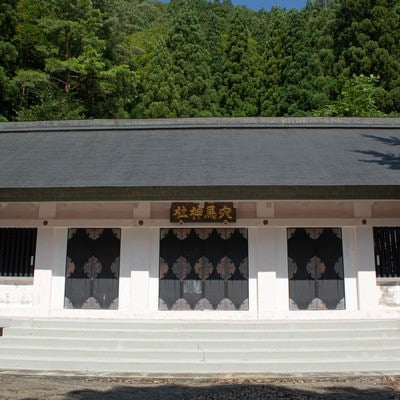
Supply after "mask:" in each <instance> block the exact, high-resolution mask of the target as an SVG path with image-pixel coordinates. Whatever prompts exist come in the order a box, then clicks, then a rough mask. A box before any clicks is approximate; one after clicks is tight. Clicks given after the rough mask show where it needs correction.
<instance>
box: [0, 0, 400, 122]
mask: <svg viewBox="0 0 400 400" xmlns="http://www.w3.org/2000/svg"><path fill="white" fill-rule="evenodd" d="M399 114H400V1H399V0H313V1H311V0H308V2H307V4H306V6H305V7H304V8H303V9H301V10H296V9H290V10H286V9H281V8H277V7H275V8H273V9H271V10H270V11H265V10H260V11H258V12H255V11H252V10H249V9H248V8H246V7H233V6H232V4H231V2H230V0H213V1H206V0H171V1H170V3H169V4H165V3H160V2H157V1H154V0H153V1H151V0H40V1H36V0H1V3H0V121H6V120H10V121H13V120H20V121H22V120H50V119H81V118H157V117H159V118H165V117H166V118H168V117H196V116H307V115H309V116H315V115H321V116H383V115H389V116H390V115H399Z"/></svg>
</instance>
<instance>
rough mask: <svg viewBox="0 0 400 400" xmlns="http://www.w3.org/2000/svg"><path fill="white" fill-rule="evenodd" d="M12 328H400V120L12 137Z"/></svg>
mask: <svg viewBox="0 0 400 400" xmlns="http://www.w3.org/2000/svg"><path fill="white" fill-rule="evenodd" d="M0 316H1V317H2V318H11V317H21V318H27V317H29V318H36V317H37V318H42V317H46V318H65V319H68V318H85V319H91V318H93V319H96V318H108V319H125V320H126V319H132V320H134V319H137V320H144V319H146V320H153V319H154V320H168V319H169V320H175V319H179V320H188V321H190V320H210V321H213V320H249V321H250V320H252V321H259V320H265V321H267V320H282V319H284V320H303V319H304V320H310V319H314V320H319V319H335V320H338V319H365V318H371V319H381V318H382V319H384V318H391V319H393V318H395V319H396V318H397V319H398V318H399V317H400V120H399V119H386V118H382V119H330V118H327V119H326V118H229V119H225V118H209V119H201V118H200V119H165V120H85V121H49V122H20V123H8V122H7V123H1V124H0Z"/></svg>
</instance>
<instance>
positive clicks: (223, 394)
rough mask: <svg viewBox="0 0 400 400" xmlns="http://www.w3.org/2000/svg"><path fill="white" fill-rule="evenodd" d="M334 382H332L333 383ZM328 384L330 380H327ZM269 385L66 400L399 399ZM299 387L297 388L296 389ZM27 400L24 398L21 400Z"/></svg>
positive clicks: (389, 391)
mask: <svg viewBox="0 0 400 400" xmlns="http://www.w3.org/2000/svg"><path fill="white" fill-rule="evenodd" d="M333 381H334V380H333ZM331 383H332V381H331ZM286 385H288V386H289V387H285V386H279V385H271V384H231V385H226V384H224V385H212V386H197V387H196V386H185V385H160V386H147V387H146V386H141V387H140V386H139V387H132V386H116V387H114V388H113V389H111V390H107V391H101V390H75V391H71V392H69V393H68V394H67V395H66V397H65V399H66V400H112V399H113V400H117V399H118V400H128V399H129V400H208V399H210V400H245V399H249V400H268V399H273V400H275V399H310V400H317V399H318V400H326V399H332V400H333V399H335V400H344V399H368V400H378V399H379V400H385V399H399V394H400V393H399V392H398V391H396V390H395V389H394V388H391V387H388V386H387V387H382V386H380V387H377V388H373V383H364V386H365V387H362V385H360V384H359V383H358V384H357V385H355V386H340V385H338V386H334V387H330V386H324V387H322V386H321V385H318V384H316V385H315V386H313V387H312V388H311V389H310V388H309V387H306V385H305V384H303V385H299V384H297V385H296V386H297V387H296V388H294V387H293V388H292V387H290V379H288V381H287V383H286ZM299 386H301V387H299ZM25 400H28V399H25Z"/></svg>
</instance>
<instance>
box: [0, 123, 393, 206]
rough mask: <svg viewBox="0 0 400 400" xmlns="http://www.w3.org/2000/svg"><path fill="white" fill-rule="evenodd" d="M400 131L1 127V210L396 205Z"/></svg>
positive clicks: (288, 126) (303, 126)
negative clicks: (245, 203) (175, 204)
mask: <svg viewBox="0 0 400 400" xmlns="http://www.w3.org/2000/svg"><path fill="white" fill-rule="evenodd" d="M399 122H400V120H399V119H377V120H376V119H265V118H244V119H182V120H118V121H108V120H105V121H98V120H96V121H90V120H89V121H63V122H55V121H54V122H36V123H33V122H32V123H2V124H0V201H6V200H7V201H11V200H14V199H15V200H17V199H20V197H21V196H22V195H23V196H22V197H23V199H27V197H26V196H28V194H29V195H30V196H31V198H32V200H35V199H37V200H52V199H54V200H55V199H75V198H76V199H80V198H84V199H95V198H99V199H100V198H102V199H124V200H125V199H130V198H132V199H143V200H145V199H148V200H150V199H157V200H167V199H178V198H179V199H193V198H194V199H199V200H202V199H203V198H204V199H206V198H213V199H217V198H226V199H246V198H247V199H253V198H254V199H256V198H265V197H268V198H271V197H274V196H275V197H276V198H300V197H309V198H313V197H315V198H329V197H333V198H335V197H340V198H347V197H353V198H357V197H358V198H371V197H376V198H399V196H400V195H399V191H400V189H399V187H400V123H399ZM374 193H375V194H376V196H374Z"/></svg>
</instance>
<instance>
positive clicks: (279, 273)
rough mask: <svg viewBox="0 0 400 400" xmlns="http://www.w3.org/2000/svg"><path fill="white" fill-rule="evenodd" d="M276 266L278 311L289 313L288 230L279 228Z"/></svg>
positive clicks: (276, 233) (276, 240)
mask: <svg viewBox="0 0 400 400" xmlns="http://www.w3.org/2000/svg"><path fill="white" fill-rule="evenodd" d="M274 240H275V242H274V248H275V257H274V258H275V266H276V279H277V282H276V308H275V309H276V311H280V312H288V311H289V273H288V250H287V229H286V228H279V229H278V228H277V229H276V231H275V234H274Z"/></svg>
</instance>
